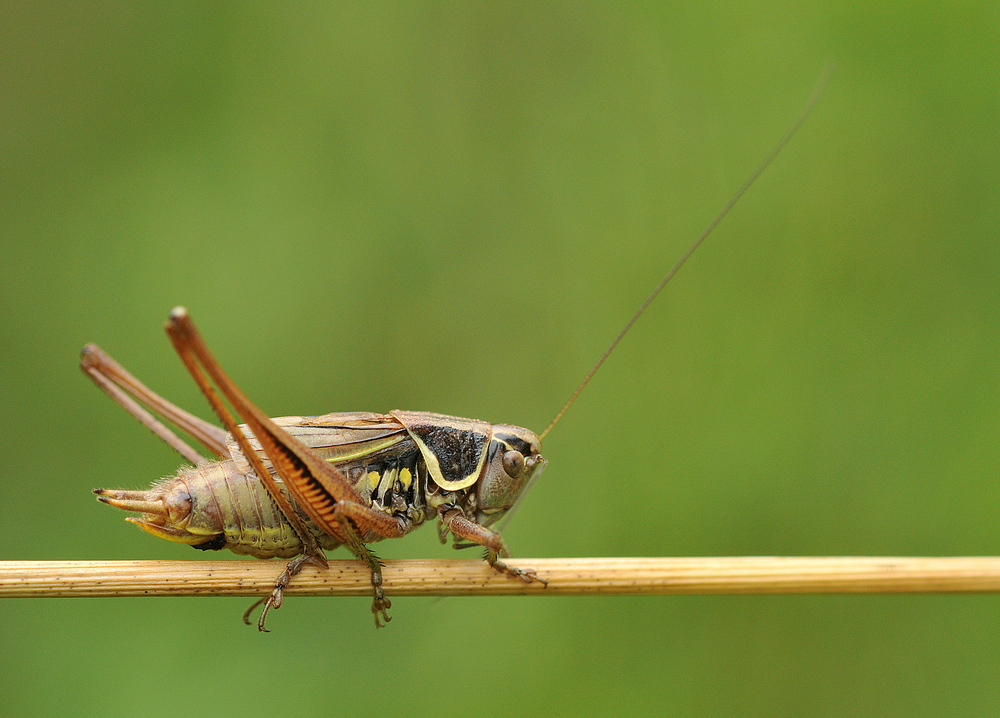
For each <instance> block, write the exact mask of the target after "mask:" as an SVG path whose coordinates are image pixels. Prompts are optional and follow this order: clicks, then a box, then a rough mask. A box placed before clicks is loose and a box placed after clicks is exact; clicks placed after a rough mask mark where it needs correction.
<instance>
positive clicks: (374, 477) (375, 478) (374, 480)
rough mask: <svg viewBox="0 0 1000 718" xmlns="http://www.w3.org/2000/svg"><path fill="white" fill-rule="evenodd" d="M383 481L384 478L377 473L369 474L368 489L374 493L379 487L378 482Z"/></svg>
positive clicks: (370, 472) (371, 472)
mask: <svg viewBox="0 0 1000 718" xmlns="http://www.w3.org/2000/svg"><path fill="white" fill-rule="evenodd" d="M381 480H382V476H381V475H380V474H379V473H378V472H377V471H369V472H368V488H369V489H370V490H372V491H374V490H375V489H376V488H377V487H378V482H379V481H381Z"/></svg>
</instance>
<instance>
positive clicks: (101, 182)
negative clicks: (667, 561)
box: [0, 2, 1000, 716]
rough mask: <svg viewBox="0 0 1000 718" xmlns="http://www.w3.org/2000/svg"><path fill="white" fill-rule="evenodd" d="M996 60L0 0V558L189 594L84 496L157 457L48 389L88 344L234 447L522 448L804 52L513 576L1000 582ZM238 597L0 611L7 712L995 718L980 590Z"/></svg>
mask: <svg viewBox="0 0 1000 718" xmlns="http://www.w3.org/2000/svg"><path fill="white" fill-rule="evenodd" d="M330 5H333V7H330ZM70 7H72V9H70ZM998 40H1000V10H998V6H997V4H996V3H975V2H972V3H969V2H963V3H914V2H892V3H881V4H878V5H876V6H870V4H868V3H846V4H844V3H841V4H837V3H805V4H803V3H780V2H775V3H760V2H751V3H744V4H739V5H733V4H731V3H720V4H706V3H687V4H685V3H647V4H641V5H640V4H634V5H628V6H620V5H618V4H607V5H577V4H550V3H524V4H516V3H515V4H503V5H502V6H501V5H494V4H481V5H480V4H458V5H448V6H445V5H441V4H438V3H427V4H422V3H410V4H402V3H400V4H395V5H392V6H390V7H381V8H379V9H373V8H371V7H370V6H368V5H367V4H357V5H347V4H329V5H328V4H326V3H299V4H288V5H281V6H276V5H268V4H250V3H246V4H214V3H189V4H188V3H164V4H162V5H160V6H154V5H151V4H146V5H141V6H138V7H136V6H126V5H116V4H109V3H92V4H87V3H74V4H72V5H64V4H60V3H52V4H40V3H6V4H5V5H4V7H3V8H2V9H0V267H2V270H3V281H2V282H0V336H2V341H3V352H2V353H0V373H2V376H3V382H2V384H0V410H2V414H0V415H2V417H3V419H2V425H0V429H2V436H3V445H4V454H5V455H4V460H3V464H2V465H3V469H2V471H3V474H2V481H0V531H2V536H3V542H2V548H0V558H3V559H125V558H130V559H146V558H163V559H195V558H199V556H196V555H195V554H194V552H192V551H190V550H189V549H187V548H186V547H183V546H179V545H173V544H169V543H167V542H164V541H159V540H156V539H154V538H152V537H150V536H147V535H145V534H142V533H141V532H139V531H137V530H136V529H135V528H134V527H131V526H129V525H127V524H125V523H124V522H123V521H122V518H123V516H122V515H121V514H120V513H119V512H116V511H112V510H111V509H109V508H107V507H103V506H100V505H98V504H97V503H96V502H94V501H93V499H92V497H90V495H89V493H88V491H89V489H90V488H92V487H93V486H98V485H112V486H123V487H142V486H146V485H148V483H149V482H150V481H151V480H153V479H156V478H157V477H159V476H164V475H169V474H171V473H173V471H174V470H175V469H176V467H177V465H178V463H179V461H178V459H177V457H176V456H174V455H173V454H172V453H171V452H170V451H169V449H167V448H166V447H165V446H163V445H162V444H161V443H160V442H158V441H157V440H156V439H154V438H152V437H151V435H149V434H148V433H147V432H145V431H144V430H143V429H142V428H141V427H139V426H138V425H137V424H136V423H135V422H134V421H132V420H131V419H130V418H129V417H128V416H126V415H125V414H124V412H122V411H120V410H119V409H118V408H117V407H115V406H114V405H113V404H112V403H111V402H110V401H108V400H107V399H106V398H105V397H103V396H102V395H101V394H100V393H99V392H97V391H96V390H95V389H94V388H93V387H92V386H91V385H90V384H89V382H87V381H86V380H85V379H84V378H83V377H82V376H81V375H80V373H79V372H78V371H77V368H76V362H77V351H78V350H79V348H80V347H81V346H82V345H83V344H84V343H85V342H87V341H97V342H99V343H100V344H101V345H102V346H103V347H104V348H105V349H107V350H108V351H109V352H110V353H112V354H113V355H114V356H115V357H116V358H118V359H119V360H120V361H121V362H122V363H124V364H125V365H126V366H128V367H129V368H130V369H132V370H133V371H134V372H135V373H136V374H137V375H139V376H140V377H141V378H143V379H145V380H146V381H147V382H149V383H150V384H151V385H152V386H153V387H154V388H155V389H156V390H158V391H160V392H161V393H163V394H164V395H166V396H167V397H170V398H171V399H173V400H174V401H177V402H178V403H180V404H181V405H183V406H187V407H190V408H192V409H194V410H196V411H199V412H200V413H201V414H202V415H207V413H208V412H207V410H206V409H205V404H204V402H203V400H202V399H201V398H200V397H199V396H198V395H197V391H196V389H195V388H194V386H193V385H192V384H191V382H190V381H189V379H188V378H187V377H186V375H185V373H184V371H183V369H182V367H181V365H180V363H179V362H178V361H177V360H176V358H175V357H174V356H173V354H172V351H171V350H170V347H169V344H168V342H167V340H166V338H165V337H164V336H163V334H162V332H161V330H160V325H161V322H162V321H163V319H164V318H165V316H166V313H167V311H168V310H169V308H170V307H171V306H173V305H175V304H179V303H183V304H185V305H187V306H188V307H189V308H190V309H191V312H192V314H193V316H194V317H195V319H196V320H197V321H198V322H199V325H200V327H201V329H202V331H203V332H204V334H205V335H206V337H207V339H208V341H209V342H210V344H211V346H212V347H213V348H214V349H215V350H216V353H217V355H218V356H219V358H220V360H221V361H222V363H223V365H224V366H226V367H227V368H228V369H229V370H230V372H231V373H232V375H233V376H234V378H236V379H237V381H238V382H239V383H240V384H241V385H242V386H243V387H244V389H245V390H246V391H247V392H248V393H249V394H250V396H252V397H253V398H254V399H255V400H256V401H257V402H258V403H259V404H260V406H261V407H262V408H264V409H265V410H266V411H268V412H269V413H271V414H274V415H282V414H316V413H323V412H327V411H347V410H372V411H387V410H390V409H394V408H405V409H414V410H426V411H439V412H446V413H451V414H457V415H461V416H474V417H477V418H483V419H487V420H491V421H498V422H510V423H517V424H521V425H525V426H529V427H533V428H536V429H541V428H542V427H544V425H545V424H546V423H547V422H548V420H549V419H550V418H551V416H552V415H553V414H554V413H555V411H556V410H557V409H558V407H559V406H560V405H561V403H562V402H563V401H564V400H565V398H566V397H567V396H568V394H569V393H570V391H571V390H572V389H573V387H574V386H575V385H576V383H577V382H578V381H579V379H580V378H581V377H582V375H583V374H584V372H585V371H586V370H587V369H588V368H589V367H590V365H591V364H592V362H593V361H594V360H595V359H596V357H597V356H598V355H599V354H600V352H601V351H602V350H603V349H604V347H605V346H606V344H607V342H608V341H610V339H611V338H612V337H613V336H614V334H615V333H616V332H617V331H618V329H619V328H620V327H621V325H622V324H623V322H624V321H625V320H626V319H627V317H628V316H629V314H630V313H631V312H632V311H633V310H634V308H635V307H636V306H638V304H639V303H640V302H641V300H642V299H643V298H644V297H645V295H646V294H647V292H648V291H649V289H651V288H652V286H653V285H655V283H656V282H657V281H658V280H659V278H660V277H661V276H662V274H663V272H664V271H665V270H666V268H667V267H668V266H669V265H670V264H671V263H672V262H673V261H674V259H675V258H676V257H677V256H678V255H679V254H680V253H681V252H682V251H683V249H684V248H685V247H686V246H687V244H688V243H690V241H691V240H692V239H693V237H694V236H695V235H696V234H697V233H698V232H699V231H700V229H701V228H702V227H703V226H704V225H705V224H706V223H707V221H708V220H709V219H710V218H711V216H712V215H714V214H715V212H716V211H717V210H718V209H719V208H720V207H721V206H722V204H723V203H724V202H725V201H726V199H727V198H728V196H729V194H730V193H731V192H732V191H733V190H734V189H735V188H736V187H737V186H738V185H739V183H740V182H741V181H742V180H743V179H744V177H745V176H746V175H747V174H748V173H749V171H750V170H751V168H752V167H753V166H754V165H755V164H756V162H757V161H758V160H759V159H760V158H761V157H762V156H763V154H764V153H765V152H766V151H767V149H768V148H769V147H770V146H771V144H772V143H773V142H774V141H775V140H776V139H777V138H778V137H779V136H780V135H781V133H782V132H783V131H784V130H785V128H786V127H787V125H788V123H789V122H790V121H791V120H792V118H793V117H794V116H795V114H796V113H797V112H798V110H799V108H800V107H801V105H802V103H803V102H804V101H805V98H806V97H807V96H808V94H809V91H810V89H811V87H812V85H813V83H814V82H815V80H816V77H817V76H818V75H819V71H820V68H821V66H822V64H823V62H824V61H825V60H826V59H827V58H829V57H832V58H834V59H835V60H836V62H837V66H836V69H835V72H834V76H833V80H832V82H831V85H830V88H829V90H828V92H827V94H826V97H825V98H824V100H823V101H822V103H821V105H820V107H819V108H818V110H817V112H816V114H815V115H814V116H813V118H812V119H810V120H809V122H808V123H807V124H806V125H805V126H804V127H803V129H802V131H801V132H800V134H799V135H798V136H797V137H796V138H795V139H794V140H793V142H792V144H791V145H790V146H789V148H788V149H787V150H786V151H785V153H784V154H783V155H782V156H781V157H780V158H779V159H778V160H777V162H776V163H775V165H774V166H773V167H772V169H771V170H769V172H768V173H767V174H766V175H765V176H764V177H763V178H762V179H761V181H760V182H759V184H758V185H757V186H756V187H755V188H754V189H753V190H752V191H751V193H750V194H749V195H748V196H747V197H746V199H745V200H744V201H743V203H742V204H741V205H740V206H739V207H738V208H737V210H736V211H735V212H734V213H733V215H732V216H731V217H730V218H729V219H728V220H727V221H726V223H725V224H724V225H723V226H722V227H720V229H719V230H718V232H717V233H716V235H715V236H713V237H712V239H711V240H710V241H709V242H708V243H707V244H706V245H705V246H704V247H703V248H702V249H701V250H700V251H699V253H698V254H697V255H695V257H694V258H693V259H692V261H691V262H690V263H689V265H688V266H686V267H685V269H684V270H683V272H682V273H681V274H680V275H679V276H678V277H677V279H676V281H675V282H674V283H673V285H672V286H671V287H670V288H669V289H668V291H667V292H666V294H665V295H664V296H663V297H662V298H661V299H660V300H659V301H658V302H657V304H655V305H654V306H653V308H652V309H651V310H650V312H649V313H648V314H647V315H646V316H645V317H643V319H642V320H641V321H640V322H639V323H638V325H637V326H636V329H635V332H634V334H633V335H631V336H629V337H628V339H627V340H626V341H625V342H624V343H623V344H622V346H621V347H620V349H619V351H618V352H617V353H616V354H615V355H614V356H613V357H612V359H611V360H609V362H608V364H607V365H606V366H605V368H604V369H603V370H602V372H601V373H600V374H598V376H597V378H596V379H595V381H594V382H593V383H592V385H591V386H590V387H589V388H588V389H587V391H586V392H585V393H584V394H583V395H582V397H581V399H580V401H579V402H578V404H577V405H576V406H574V407H573V409H572V410H571V412H570V413H568V414H567V415H566V418H565V420H564V421H563V423H562V424H561V425H560V426H559V427H558V429H557V430H556V431H555V432H553V434H552V435H551V437H550V438H549V439H548V440H547V441H546V447H545V454H546V456H547V457H548V458H549V460H550V465H549V468H548V469H547V471H546V474H545V477H544V480H543V481H541V482H539V484H538V485H537V486H536V487H535V489H534V490H533V493H532V495H531V497H530V500H529V501H527V502H526V504H525V506H524V508H523V509H522V510H521V512H520V514H519V515H518V518H517V520H516V521H515V522H514V523H513V525H512V526H511V529H510V531H509V533H508V541H509V543H510V544H511V546H512V548H513V550H514V551H515V553H516V555H519V556H529V557H530V556H553V557H556V556H617V555H622V556H634V555H651V556H657V555H759V554H777V555H828V554H829V555H845V554H858V555H980V554H987V555H988V554H996V553H998V551H1000V548H998V547H1000V529H998V527H997V523H996V517H997V515H998V512H1000V482H998V481H997V474H998V467H1000V456H998V454H1000V452H998V442H997V440H996V435H997V428H998V420H1000V383H998V368H1000V367H998V357H1000V321H998V320H1000V302H998V292H1000V142H998V139H1000V123H998V117H1000V83H998V81H997V78H998V77H1000V51H998V47H1000V42H998ZM381 549H382V551H381V552H382V553H383V554H384V555H385V556H386V557H390V558H398V557H418V556H419V557H451V556H452V555H453V554H452V553H451V552H450V551H448V550H446V549H444V548H441V547H439V546H438V545H437V540H436V536H435V535H434V531H433V530H432V529H424V530H422V531H420V532H417V533H416V534H414V535H412V536H410V537H407V538H406V539H404V540H402V541H397V542H391V543H388V544H385V545H383V546H382V547H381ZM277 569H278V567H277V565H276V571H277ZM245 604H246V601H245V600H244V599H208V598H206V599H134V600H124V599H122V600H117V599H115V600H100V599H79V600H77V599H65V600H63V599H52V600H10V601H5V602H4V603H3V609H4V619H3V621H2V622H0V647H2V650H0V675H2V676H3V679H2V683H3V688H2V689H0V713H2V714H3V715H46V714H56V713H65V712H66V711H69V712H71V713H74V714H77V715H91V714H93V715H102V716H103V715H126V714H127V715H170V716H177V715H188V714H199V715H211V714H218V715H235V714H238V713H252V714H261V713H265V712H268V713H279V714H286V713H287V714H291V715H337V714H346V715H352V714H354V715H373V714H376V713H378V714H385V715H423V714H431V715H440V714H465V713H468V712H470V711H471V712H473V714H476V715H478V714H489V715H503V714H515V713H521V714H529V715H546V716H550V715H560V714H569V715H586V714H590V713H606V714H614V713H618V712H620V711H623V710H628V711H632V712H639V711H643V712H653V711H662V712H667V711H669V712H670V713H672V714H681V715H766V716H776V715H790V716H799V715H833V716H842V715H878V716H884V715H905V716H914V715H984V714H996V713H997V712H998V711H1000V692H998V691H997V683H996V676H997V673H998V668H1000V666H998V664H1000V599H998V598H997V597H994V596H985V597H970V596H923V597H913V596H854V597H816V596H799V597H795V596H771V597H768V596H756V597H754V596H751V597H699V596H690V597H666V596H663V597H625V598H522V599H511V598H506V599H501V598H483V599H473V598H469V599H449V600H446V601H440V602H433V601H430V600H424V599H414V598H398V599H396V600H395V601H394V612H393V613H394V618H395V620H394V621H393V623H392V624H391V626H390V627H388V628H387V629H385V630H382V631H379V632H377V633H376V632H375V630H374V629H373V628H372V625H371V618H370V614H369V613H368V606H367V601H366V600H364V599H349V600H334V599H315V598H313V599H304V598H297V599H296V598H293V599H290V600H289V601H288V602H287V603H286V605H285V606H284V607H283V608H282V610H281V611H280V612H278V613H276V614H273V615H272V617H271V627H272V629H273V630H274V632H273V633H271V634H270V635H267V636H262V635H258V634H257V632H256V631H253V630H250V629H248V628H246V627H244V626H243V625H242V624H241V623H240V622H239V615H240V612H241V611H242V609H243V608H244V607H245Z"/></svg>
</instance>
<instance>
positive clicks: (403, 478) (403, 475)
mask: <svg viewBox="0 0 1000 718" xmlns="http://www.w3.org/2000/svg"><path fill="white" fill-rule="evenodd" d="M399 483H401V484H402V485H403V491H409V490H410V484H412V483H413V474H412V473H410V470H409V469H403V470H402V471H400V472H399Z"/></svg>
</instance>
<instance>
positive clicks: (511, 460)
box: [500, 449, 524, 478]
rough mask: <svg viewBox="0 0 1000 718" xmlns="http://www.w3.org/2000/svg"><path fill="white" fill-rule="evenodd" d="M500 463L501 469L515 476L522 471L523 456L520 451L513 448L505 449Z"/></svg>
mask: <svg viewBox="0 0 1000 718" xmlns="http://www.w3.org/2000/svg"><path fill="white" fill-rule="evenodd" d="M500 463H502V464H503V470H504V471H506V472H507V475H508V476H510V477H512V478H517V477H518V476H520V475H521V472H522V471H524V456H522V455H521V452H520V451H514V450H513V449H511V450H510V451H505V452H504V455H503V458H502V459H501V460H500Z"/></svg>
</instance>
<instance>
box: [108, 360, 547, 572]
mask: <svg viewBox="0 0 1000 718" xmlns="http://www.w3.org/2000/svg"><path fill="white" fill-rule="evenodd" d="M90 351H93V348H91V349H90ZM397 417H398V418H397ZM401 420H406V422H407V424H406V425H404V424H403V423H402V421H401ZM272 421H273V422H274V423H275V424H276V425H278V426H280V427H282V428H283V429H284V430H285V431H286V432H288V434H289V435H290V436H292V437H293V438H294V439H296V440H297V441H299V442H301V443H302V444H304V445H305V446H307V447H308V448H309V449H311V450H312V451H314V452H315V453H316V454H317V455H319V456H320V457H322V459H323V460H325V461H327V462H330V463H331V464H332V465H334V466H336V467H337V468H338V469H339V470H340V471H341V472H342V473H343V474H344V476H346V477H347V479H348V481H349V482H350V484H351V485H352V486H353V487H354V489H355V490H356V491H357V492H358V494H359V495H360V496H361V497H362V499H363V502H364V504H365V505H366V506H367V507H369V508H371V509H373V510H375V511H378V512H381V513H383V514H386V515H387V516H391V517H393V519H394V520H396V521H397V522H399V524H400V526H401V529H402V532H403V533H409V532H410V531H412V530H413V529H415V528H417V527H418V526H420V525H421V524H423V523H424V521H426V520H428V519H433V518H436V517H441V516H444V515H445V514H447V513H448V511H451V510H454V509H458V510H460V511H461V512H462V514H463V515H465V516H469V517H472V518H473V519H474V520H475V521H476V523H477V524H479V525H480V526H483V527H487V526H489V525H491V524H492V523H494V522H495V521H496V520H497V519H498V518H500V517H501V516H503V515H504V513H506V511H507V510H508V509H509V508H510V506H511V505H512V504H513V502H514V500H515V499H516V497H517V495H518V494H519V493H520V490H521V487H522V486H523V485H524V483H525V482H526V481H528V480H529V479H530V478H532V477H533V476H534V475H536V474H537V472H540V471H541V468H542V467H543V466H544V464H545V460H544V459H543V458H542V457H541V456H540V454H539V442H538V438H537V437H536V436H535V435H534V433H533V432H531V431H528V430H527V429H522V428H520V427H515V426H504V425H495V426H491V425H490V424H487V423H486V422H481V421H476V420H470V419H459V418H457V417H450V416H443V415H440V414H430V413H418V412H393V413H392V414H388V415H381V414H372V413H366V412H351V413H339V414H326V415H324V416H315V417H303V416H286V417H280V418H277V419H272ZM407 427H409V430H408V428H407ZM425 427H432V428H437V429H439V432H440V433H441V434H443V435H444V436H446V437H449V438H451V439H453V440H455V442H456V443H457V444H459V445H461V444H462V443H465V444H468V445H469V446H470V447H473V450H469V451H466V452H465V454H464V455H461V456H459V457H458V458H459V459H460V460H461V459H463V458H464V459H467V460H468V465H465V466H463V465H462V464H461V463H458V462H453V463H451V464H449V463H448V461H447V451H446V450H447V448H448V447H442V446H440V445H439V443H434V440H433V437H430V439H429V440H430V446H428V443H427V441H424V442H422V443H421V445H418V443H417V440H415V439H414V436H413V435H412V434H411V431H419V430H420V429H421V428H425ZM463 427H464V428H463ZM240 430H241V431H242V433H243V434H244V435H245V436H246V437H247V438H248V439H249V440H250V444H251V446H252V447H253V448H254V450H255V453H257V454H258V456H259V457H260V458H261V460H262V462H263V464H264V466H265V468H266V469H267V470H268V472H269V473H271V474H272V477H273V478H275V479H276V481H277V483H278V486H279V488H280V489H281V490H282V493H283V494H284V495H285V496H286V497H287V498H288V499H289V501H290V503H291V504H292V506H293V507H294V508H295V509H296V514H298V516H299V517H300V518H301V519H302V520H303V522H304V523H305V525H306V526H307V528H308V529H309V533H310V534H311V535H312V536H314V537H315V539H316V541H317V542H318V543H319V544H320V546H321V547H322V548H324V549H333V548H336V547H337V546H338V545H339V542H338V541H337V540H336V539H335V538H334V537H333V536H331V535H329V534H326V533H324V532H323V531H322V530H320V529H319V527H318V526H317V525H316V524H315V523H314V522H312V521H311V520H310V519H309V517H308V515H307V514H306V513H305V512H304V511H303V509H302V508H301V507H300V506H299V505H298V503H297V502H296V500H295V498H294V497H293V496H291V495H289V492H288V489H287V487H286V486H285V485H284V483H283V482H281V480H280V479H279V478H278V477H277V476H276V475H275V473H276V472H275V469H274V466H273V464H272V463H271V461H270V459H268V458H267V456H266V454H265V453H264V451H263V449H262V448H261V446H260V442H259V441H257V439H256V438H255V437H254V436H253V433H252V432H251V431H250V430H249V428H248V427H247V426H246V425H241V426H240ZM424 433H425V435H427V434H428V433H429V432H424ZM463 436H464V437H465V439H466V441H465V442H462V438H463ZM475 447H480V448H479V449H476V448H475ZM226 449H227V451H228V453H229V458H228V459H224V460H222V461H215V462H202V463H200V464H198V465H197V466H192V467H184V468H182V469H181V470H180V471H179V472H178V474H177V476H175V477H173V478H170V479H165V480H163V481H161V482H159V483H157V484H155V485H154V486H153V487H152V488H150V489H149V490H147V491H120V490H110V489H99V490H98V495H99V496H100V499H101V500H102V501H103V502H105V503H108V504H111V505H112V506H117V507H118V508H121V509H125V510H129V511H140V512H142V516H141V517H138V518H129V519H127V520H128V521H130V522H132V523H134V524H136V525H138V526H139V527H140V528H142V529H144V530H145V531H148V532H149V533H151V534H153V535H154V536H159V537H160V538H164V539H167V540H169V541H176V542H178V543H186V544H190V545H191V546H193V547H194V548H197V549H202V550H219V549H229V550H230V551H233V552H234V553H238V554H245V555H249V556H255V557H256V558H275V557H279V558H290V557H292V556H297V555H299V554H301V553H302V550H303V544H302V541H301V540H300V539H299V537H298V535H297V534H296V533H295V530H294V529H293V527H292V525H291V524H290V523H289V521H288V520H287V519H286V518H285V517H284V516H283V514H282V513H281V512H280V511H279V510H277V508H276V506H275V505H274V502H273V501H272V500H271V498H270V496H269V494H268V493H267V489H266V487H265V486H264V484H263V483H261V481H260V480H259V479H258V477H257V475H256V474H255V473H254V470H253V467H252V466H251V465H250V462H249V461H248V460H247V458H246V456H244V454H243V452H242V451H241V450H240V447H239V443H238V442H237V441H236V440H234V439H233V438H232V437H231V436H230V437H228V438H227V441H226ZM435 450H437V452H440V455H439V454H438V453H434V452H435ZM428 457H430V458H431V461H430V462H428V460H427V458H428ZM442 457H444V460H442ZM519 457H520V458H519ZM525 457H526V458H525ZM429 463H430V468H429ZM519 466H521V467H523V468H521V469H520V470H517V469H518V467H519ZM445 471H448V472H449V476H450V477H451V478H450V479H447V478H445V475H444V472H445ZM359 538H360V539H361V541H363V542H364V543H370V542H374V541H378V540H380V539H382V538H384V536H381V535H379V534H378V533H377V532H374V531H368V532H366V533H364V534H359Z"/></svg>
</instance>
